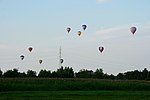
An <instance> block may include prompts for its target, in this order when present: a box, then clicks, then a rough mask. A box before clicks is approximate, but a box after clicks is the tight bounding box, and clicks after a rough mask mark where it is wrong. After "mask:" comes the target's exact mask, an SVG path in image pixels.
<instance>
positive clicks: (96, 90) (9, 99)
mask: <svg viewBox="0 0 150 100" xmlns="http://www.w3.org/2000/svg"><path fill="white" fill-rule="evenodd" d="M0 100H150V81H136V80H132V81H129V80H124V81H121V80H98V79H76V78H73V79H61V78H54V79H51V78H0Z"/></svg>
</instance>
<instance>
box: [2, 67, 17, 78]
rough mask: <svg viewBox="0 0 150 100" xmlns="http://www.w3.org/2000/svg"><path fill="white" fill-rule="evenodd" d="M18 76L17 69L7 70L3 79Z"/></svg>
mask: <svg viewBox="0 0 150 100" xmlns="http://www.w3.org/2000/svg"><path fill="white" fill-rule="evenodd" d="M18 76H19V72H18V69H16V68H14V69H13V70H7V71H6V72H5V73H4V77H18Z"/></svg>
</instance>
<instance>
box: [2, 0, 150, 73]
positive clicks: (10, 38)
mask: <svg viewBox="0 0 150 100" xmlns="http://www.w3.org/2000/svg"><path fill="white" fill-rule="evenodd" d="M149 4H150V0H0V69H1V70H2V71H4V72H5V71H6V70H10V69H13V68H17V69H18V70H19V71H20V72H26V71H27V70H29V69H30V70H34V71H37V72H39V71H40V70H41V69H46V70H51V71H54V70H57V69H58V68H59V48H60V47H61V49H62V51H61V53H62V55H61V56H62V58H63V59H64V62H63V64H62V66H64V67H68V66H69V67H72V68H73V69H74V71H75V72H78V71H79V70H81V69H88V70H93V71H95V70H96V69H97V68H102V69H103V71H104V73H108V74H118V73H123V72H126V71H133V70H143V69H144V68H147V69H148V70H150V61H149V59H150V53H149V51H150V45H149V43H150V13H149V11H150V6H149ZM83 24H86V25H87V29H86V30H85V31H84V30H83V29H82V25H83ZM132 26H135V27H136V28H137V31H136V33H135V34H134V35H133V34H132V33H131V32H130V27H132ZM67 27H71V31H70V32H69V33H68V32H67V30H66V28H67ZM77 31H81V32H82V34H81V36H78V35H77ZM30 46H31V47H33V50H32V52H29V51H28V47H30ZM100 46H103V47H104V51H103V52H102V53H100V52H99V50H98V48H99V47H100ZM21 55H24V56H25V58H24V60H21V59H20V56H21ZM40 59H42V60H43V62H42V64H39V62H38V61H39V60H40Z"/></svg>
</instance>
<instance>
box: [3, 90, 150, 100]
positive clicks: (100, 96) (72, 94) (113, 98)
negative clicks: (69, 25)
mask: <svg viewBox="0 0 150 100" xmlns="http://www.w3.org/2000/svg"><path fill="white" fill-rule="evenodd" d="M0 100H150V91H32V92H31V91H30V92H27V91H24V92H23V91H19V92H18V91H15V92H0Z"/></svg>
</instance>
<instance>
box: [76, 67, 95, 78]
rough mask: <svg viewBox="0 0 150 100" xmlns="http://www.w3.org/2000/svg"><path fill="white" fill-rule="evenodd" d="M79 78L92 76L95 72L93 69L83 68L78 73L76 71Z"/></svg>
mask: <svg viewBox="0 0 150 100" xmlns="http://www.w3.org/2000/svg"><path fill="white" fill-rule="evenodd" d="M75 74H76V77H77V78H92V77H93V75H94V72H93V71H92V70H87V69H82V70H80V71H79V72H78V73H75Z"/></svg>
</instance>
